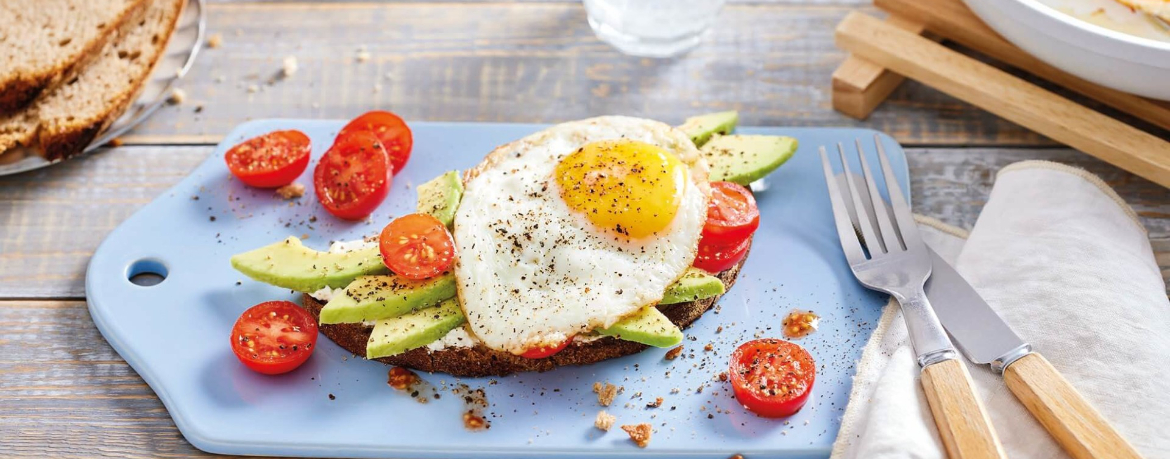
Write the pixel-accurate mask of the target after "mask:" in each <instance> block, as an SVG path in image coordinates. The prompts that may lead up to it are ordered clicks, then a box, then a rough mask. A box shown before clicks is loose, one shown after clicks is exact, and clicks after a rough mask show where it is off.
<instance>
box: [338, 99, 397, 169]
mask: <svg viewBox="0 0 1170 459" xmlns="http://www.w3.org/2000/svg"><path fill="white" fill-rule="evenodd" d="M355 131H368V132H370V133H373V134H374V135H375V136H377V137H378V140H379V141H381V142H382V146H384V147H386V153H387V154H389V155H390V166H391V167H393V172H392V174H393V175H398V173H399V172H400V171H402V168H403V167H405V166H406V162H407V161H408V160H410V150H411V148H413V147H414V137H413V134H411V132H410V128H409V127H407V125H406V122H405V121H402V118H399V117H398V115H395V114H393V113H390V112H386V111H381V110H374V111H372V112H366V113H364V114H362V115H361V116H358V117H357V118H354V119H353V120H352V121H350V122H349V124H346V125H345V127H343V128H341V132H338V133H337V137H338V138H341V137H342V136H343V135H346V134H348V133H351V132H355Z"/></svg>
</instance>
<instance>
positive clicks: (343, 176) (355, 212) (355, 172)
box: [313, 132, 393, 220]
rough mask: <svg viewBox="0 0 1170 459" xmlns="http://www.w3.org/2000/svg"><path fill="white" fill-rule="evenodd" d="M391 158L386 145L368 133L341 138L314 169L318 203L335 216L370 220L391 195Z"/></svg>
mask: <svg viewBox="0 0 1170 459" xmlns="http://www.w3.org/2000/svg"><path fill="white" fill-rule="evenodd" d="M392 180H393V176H391V175H390V158H389V156H387V155H386V151H385V149H384V148H383V147H382V143H381V142H380V141H378V138H377V137H375V136H374V135H373V134H370V133H368V132H353V133H350V134H347V135H346V136H344V137H338V139H337V142H336V143H334V144H333V146H332V147H329V150H328V151H326V152H325V155H324V156H322V157H321V159H320V160H319V161H318V162H317V167H316V168H315V169H313V188H314V189H315V190H316V192H317V201H319V202H320V203H321V206H323V207H325V210H327V211H329V213H331V214H333V215H334V216H336V217H338V218H342V219H346V220H361V219H363V218H366V217H367V216H369V215H370V214H371V213H373V212H374V210H375V209H377V208H378V205H379V204H381V203H382V201H383V200H385V199H386V195H387V194H388V193H389V192H390V183H391V181H392Z"/></svg>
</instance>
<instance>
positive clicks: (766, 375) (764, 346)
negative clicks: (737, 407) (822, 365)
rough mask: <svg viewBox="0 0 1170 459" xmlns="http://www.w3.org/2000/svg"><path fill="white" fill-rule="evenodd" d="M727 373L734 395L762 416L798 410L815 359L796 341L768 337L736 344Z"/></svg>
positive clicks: (812, 374) (805, 397)
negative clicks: (737, 345)
mask: <svg viewBox="0 0 1170 459" xmlns="http://www.w3.org/2000/svg"><path fill="white" fill-rule="evenodd" d="M728 374H729V375H730V380H731V387H732V390H733V391H734V392H735V399H736V400H739V403H741V404H743V406H744V407H745V408H747V409H748V410H750V411H751V412H753V413H756V414H757V415H759V416H762V417H766V418H779V417H784V416H791V415H792V414H793V413H796V412H797V411H800V408H801V407H803V406H804V404H805V402H807V401H808V395H809V393H810V392H812V387H813V384H814V383H815V382H816V376H817V375H816V362H814V361H813V358H812V355H810V354H809V353H808V351H806V350H805V349H804V348H803V347H800V345H798V344H795V343H792V342H789V341H784V340H780V339H770V338H766V339H757V340H753V341H748V342H746V343H744V344H743V345H741V346H739V348H738V349H736V350H735V352H733V353H732V354H731V370H730V372H729V373H728ZM765 383H766V384H767V385H766V386H763V387H761V384H765Z"/></svg>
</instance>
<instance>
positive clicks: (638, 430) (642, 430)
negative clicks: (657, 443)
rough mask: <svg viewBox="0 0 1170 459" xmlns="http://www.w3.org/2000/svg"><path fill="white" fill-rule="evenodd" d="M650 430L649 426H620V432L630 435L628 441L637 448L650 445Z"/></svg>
mask: <svg viewBox="0 0 1170 459" xmlns="http://www.w3.org/2000/svg"><path fill="white" fill-rule="evenodd" d="M650 429H651V428H650V424H635V425H624V426H622V430H624V431H626V433H627V434H629V435H630V440H633V441H634V443H635V444H637V445H638V447H639V448H645V447H646V445H649V444H650V433H651V430H650Z"/></svg>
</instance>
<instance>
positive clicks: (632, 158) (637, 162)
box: [555, 140, 688, 238]
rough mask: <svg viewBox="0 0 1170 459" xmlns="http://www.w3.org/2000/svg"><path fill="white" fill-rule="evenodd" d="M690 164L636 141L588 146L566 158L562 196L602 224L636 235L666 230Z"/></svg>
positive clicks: (560, 178) (560, 168)
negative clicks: (687, 165) (687, 164)
mask: <svg viewBox="0 0 1170 459" xmlns="http://www.w3.org/2000/svg"><path fill="white" fill-rule="evenodd" d="M687 173H688V172H687V167H686V165H685V164H683V163H682V161H679V159H678V158H677V157H675V156H674V155H673V154H671V153H669V152H667V151H666V150H664V149H662V148H659V147H657V146H654V145H650V144H648V143H644V142H636V141H631V140H604V141H600V142H593V143H589V144H586V145H585V146H583V147H581V148H580V149H578V150H577V151H575V152H573V153H572V154H570V155H569V156H566V157H565V158H564V159H562V160H561V162H560V163H559V164H557V167H556V172H555V174H556V176H555V178H556V181H557V185H558V187H559V188H560V191H561V199H563V200H564V202H565V204H567V205H568V206H569V208H570V209H572V210H573V211H576V212H580V213H582V214H584V215H585V217H586V218H587V219H589V221H590V222H591V223H593V224H594V225H596V226H597V227H598V228H601V229H603V230H611V231H614V232H616V233H618V234H622V235H625V236H628V237H630V238H640V237H644V236H648V235H650V234H653V233H656V232H658V231H661V230H663V229H665V228H666V227H667V226H668V225H670V221H671V220H673V219H674V215H675V214H676V213H677V212H678V206H679V203H680V202H681V201H682V197H683V190H684V189H685V187H686V183H687Z"/></svg>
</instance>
